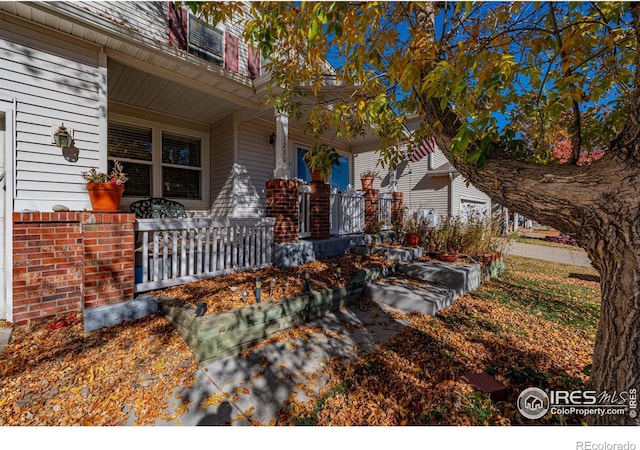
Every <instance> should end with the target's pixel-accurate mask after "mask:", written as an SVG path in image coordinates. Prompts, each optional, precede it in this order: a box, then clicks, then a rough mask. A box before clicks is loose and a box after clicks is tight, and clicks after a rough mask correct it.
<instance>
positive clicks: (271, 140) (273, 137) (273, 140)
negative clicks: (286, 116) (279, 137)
mask: <svg viewBox="0 0 640 450" xmlns="http://www.w3.org/2000/svg"><path fill="white" fill-rule="evenodd" d="M275 143H276V133H275V132H273V133H271V134H270V135H269V145H273V144H275Z"/></svg>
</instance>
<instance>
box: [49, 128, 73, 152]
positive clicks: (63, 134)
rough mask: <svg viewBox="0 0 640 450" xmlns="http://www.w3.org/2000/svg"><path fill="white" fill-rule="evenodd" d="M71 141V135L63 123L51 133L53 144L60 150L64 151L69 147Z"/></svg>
mask: <svg viewBox="0 0 640 450" xmlns="http://www.w3.org/2000/svg"><path fill="white" fill-rule="evenodd" d="M72 141H73V137H72V136H71V133H69V131H68V130H67V128H66V127H65V126H64V122H63V123H62V125H60V126H59V127H58V129H57V130H56V131H55V132H54V133H53V142H55V144H56V145H57V146H58V147H60V148H61V149H63V150H64V149H65V148H67V147H69V146H71V142H72Z"/></svg>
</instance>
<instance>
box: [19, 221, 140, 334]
mask: <svg viewBox="0 0 640 450" xmlns="http://www.w3.org/2000/svg"><path fill="white" fill-rule="evenodd" d="M134 223H135V216H134V215H133V214H119V213H93V212H80V211H78V212H73V211H72V212H34V213H19V212H16V213H13V242H14V251H13V253H14V255H13V321H14V323H15V324H16V325H28V324H30V323H32V322H33V321H36V320H39V319H43V318H45V317H49V316H55V315H57V314H62V313H67V312H71V311H81V310H86V309H89V308H93V307H96V306H102V305H109V304H114V303H122V302H127V301H130V300H132V299H133V284H134V267H133V265H134V259H133V257H134V250H135V249H134V242H133V235H134Z"/></svg>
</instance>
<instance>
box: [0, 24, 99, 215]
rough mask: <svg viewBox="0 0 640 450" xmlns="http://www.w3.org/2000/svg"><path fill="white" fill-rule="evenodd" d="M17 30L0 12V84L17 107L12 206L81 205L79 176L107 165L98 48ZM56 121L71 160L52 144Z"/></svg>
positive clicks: (82, 186) (82, 192) (43, 208)
mask: <svg viewBox="0 0 640 450" xmlns="http://www.w3.org/2000/svg"><path fill="white" fill-rule="evenodd" d="M23 33H24V29H23V28H22V27H21V26H19V25H17V24H14V23H13V22H8V21H4V20H2V16H1V15H0V87H1V90H2V92H3V94H4V95H6V96H9V97H12V98H15V99H16V105H17V106H16V119H15V123H16V142H15V147H16V161H15V180H16V186H15V190H16V196H15V203H14V205H15V206H14V208H15V210H16V211H21V210H39V211H51V207H52V206H53V205H55V204H64V205H66V206H68V207H69V208H70V209H72V210H81V209H84V208H88V207H90V203H89V198H88V194H87V191H86V188H85V181H84V180H83V178H82V176H81V172H83V171H85V170H87V169H88V168H90V167H92V166H103V165H104V163H105V161H106V156H105V155H104V154H102V155H101V152H100V143H99V135H100V131H101V128H102V127H103V126H104V123H103V122H104V121H105V120H106V111H105V110H104V107H105V105H106V90H105V86H106V79H105V78H104V70H103V69H101V67H99V66H100V64H99V59H100V58H99V53H98V50H97V49H96V48H91V47H86V46H83V45H80V44H77V43H73V42H72V41H70V40H68V39H60V38H59V37H58V36H56V35H53V34H44V33H42V32H39V33H33V32H31V33H29V36H25V35H24V34H23ZM62 123H64V125H65V126H66V127H67V128H70V129H73V131H74V140H75V146H76V147H77V148H78V149H79V150H80V153H79V160H78V161H77V162H75V163H73V162H68V161H66V160H65V159H64V157H63V156H62V152H61V150H60V148H58V147H56V146H55V145H54V144H52V138H51V134H52V132H51V127H52V126H55V127H57V126H60V125H61V124H62Z"/></svg>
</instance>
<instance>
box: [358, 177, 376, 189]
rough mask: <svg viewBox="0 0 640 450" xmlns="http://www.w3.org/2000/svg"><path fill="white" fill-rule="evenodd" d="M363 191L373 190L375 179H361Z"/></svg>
mask: <svg viewBox="0 0 640 450" xmlns="http://www.w3.org/2000/svg"><path fill="white" fill-rule="evenodd" d="M360 182H361V183H362V190H363V191H370V190H372V189H373V178H360Z"/></svg>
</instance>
